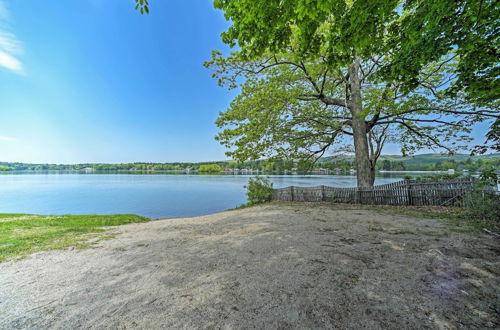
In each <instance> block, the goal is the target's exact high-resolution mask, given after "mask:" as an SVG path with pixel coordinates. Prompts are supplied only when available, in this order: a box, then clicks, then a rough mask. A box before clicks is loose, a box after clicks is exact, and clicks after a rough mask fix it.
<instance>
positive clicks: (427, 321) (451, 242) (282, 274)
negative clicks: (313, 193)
mask: <svg viewBox="0 0 500 330" xmlns="http://www.w3.org/2000/svg"><path fill="white" fill-rule="evenodd" d="M111 231H119V232H120V234H119V235H118V236H117V237H116V238H114V239H111V240H108V241H103V242H101V243H100V246H99V248H97V249H90V250H69V249H68V250H63V251H49V252H42V253H37V254H33V255H31V256H29V257H28V258H27V259H25V260H21V261H17V262H13V261H11V262H5V263H0V328H6V329H11V328H14V329H15V328H23V329H25V328H36V329H40V328H42V329H43V328H65V329H68V328H94V329H97V328H121V329H125V328H144V329H151V328H175V329H192V328H203V329H247V328H248V329H264V328H265V329H296V328H297V329H305V328H313V329H314V328H342V329H347V328H349V329H360V328H364V329H408V328H424V329H425V328H429V329H439V328H449V329H454V328H458V329H460V328H462V329H470V328H498V327H500V320H499V312H500V310H499V309H500V306H499V305H500V304H499V302H500V289H499V287H500V285H499V284H500V246H499V242H498V240H495V239H494V238H492V237H489V236H473V235H469V234H459V233H453V232H450V231H448V230H447V229H446V227H445V225H444V224H442V223H441V222H439V221H438V220H433V219H420V218H415V217H406V216H401V215H388V214H379V213H376V212H373V211H368V210H357V209H340V208H338V207H337V208H335V207H332V206H327V205H304V204H296V205H265V206H258V207H252V208H247V209H242V210H234V211H227V212H223V213H219V214H214V215H209V216H203V217H196V218H183V219H168V220H159V221H153V222H150V223H140V224H130V225H125V226H121V227H117V228H113V229H111Z"/></svg>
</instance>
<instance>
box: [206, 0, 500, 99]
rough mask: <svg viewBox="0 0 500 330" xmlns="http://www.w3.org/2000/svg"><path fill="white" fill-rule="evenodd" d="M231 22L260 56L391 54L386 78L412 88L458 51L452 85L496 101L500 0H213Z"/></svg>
mask: <svg viewBox="0 0 500 330" xmlns="http://www.w3.org/2000/svg"><path fill="white" fill-rule="evenodd" d="M214 6H215V7H216V8H219V9H222V10H223V11H224V15H225V17H226V19H228V20H231V22H232V25H231V26H230V27H229V29H228V30H227V31H226V32H224V33H223V34H222V40H223V41H224V42H225V43H227V44H229V45H230V46H236V45H238V46H239V47H240V48H241V50H242V54H243V55H245V56H246V57H248V58H255V57H258V56H261V55H263V54H264V53H266V52H271V53H275V52H282V51H286V49H287V47H290V46H293V48H294V49H295V50H296V53H295V54H296V56H297V57H299V58H301V59H305V58H310V57H317V56H318V55H319V54H321V55H322V56H324V57H325V58H326V60H327V61H328V62H329V63H330V64H332V65H337V66H338V65H340V66H345V65H349V64H350V63H351V62H352V60H353V59H354V58H355V57H361V58H366V57H368V58H369V57H372V56H374V55H382V54H384V55H386V57H387V58H390V60H389V61H386V62H385V63H384V68H383V69H382V70H380V71H379V72H378V78H379V79H382V80H395V79H397V80H399V81H402V82H404V83H405V86H404V87H406V88H408V89H411V88H415V87H416V86H417V85H418V81H416V77H417V76H418V74H419V72H420V71H421V70H422V69H423V68H424V67H425V66H426V65H427V64H429V63H431V62H433V61H437V60H439V59H440V58H441V57H442V56H445V55H447V54H449V53H450V52H451V53H453V56H455V62H456V63H457V65H456V67H455V70H454V73H455V75H456V77H455V79H454V80H453V81H451V82H450V85H449V86H448V87H449V89H448V92H453V93H458V92H459V91H461V90H465V91H466V96H467V97H468V98H470V99H471V100H473V101H475V102H478V103H480V104H482V105H485V104H486V105H489V106H491V102H496V106H498V96H499V94H500V84H499V83H498V75H499V70H500V67H499V66H498V58H499V30H498V28H497V27H498V21H499V19H498V12H499V9H500V8H499V7H500V5H499V2H498V1H493V0H457V1H450V0H433V1H422V0H421V1H417V0H371V1H356V0H215V1H214Z"/></svg>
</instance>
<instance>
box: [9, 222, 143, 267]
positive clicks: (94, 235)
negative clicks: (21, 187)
mask: <svg viewBox="0 0 500 330" xmlns="http://www.w3.org/2000/svg"><path fill="white" fill-rule="evenodd" d="M146 221H149V219H148V218H145V217H141V216H138V215H133V214H115V215H60V216H43V215H31V214H0V262H2V261H5V260H7V259H11V258H14V257H22V256H25V255H28V254H31V253H34V252H39V251H46V250H53V249H62V248H67V247H70V246H74V247H78V248H84V247H90V246H92V244H95V243H96V242H97V241H100V240H102V239H107V238H111V237H113V236H114V234H110V233H106V230H105V229H104V228H102V227H108V226H118V225H123V224H127V223H132V222H146Z"/></svg>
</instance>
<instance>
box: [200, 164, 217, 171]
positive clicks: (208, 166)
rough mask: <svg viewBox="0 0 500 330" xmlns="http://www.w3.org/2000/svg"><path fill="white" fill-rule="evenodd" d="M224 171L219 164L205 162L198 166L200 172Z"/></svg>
mask: <svg viewBox="0 0 500 330" xmlns="http://www.w3.org/2000/svg"><path fill="white" fill-rule="evenodd" d="M221 171H222V167H220V166H219V165H217V164H203V165H200V167H199V168H198V172H201V173H219V172H221Z"/></svg>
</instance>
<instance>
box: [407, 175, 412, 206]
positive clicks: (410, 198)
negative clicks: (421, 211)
mask: <svg viewBox="0 0 500 330" xmlns="http://www.w3.org/2000/svg"><path fill="white" fill-rule="evenodd" d="M406 191H407V194H408V196H407V198H408V205H413V196H412V194H411V182H410V180H406Z"/></svg>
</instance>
